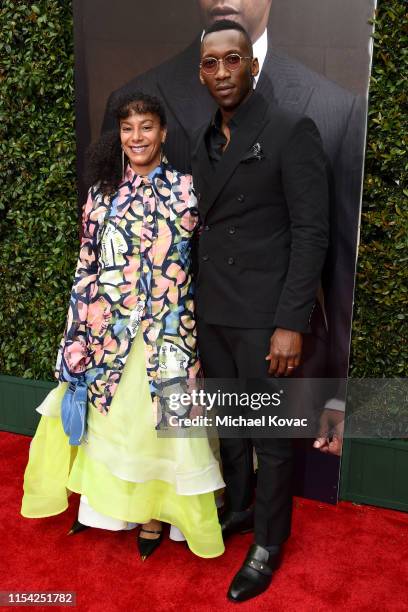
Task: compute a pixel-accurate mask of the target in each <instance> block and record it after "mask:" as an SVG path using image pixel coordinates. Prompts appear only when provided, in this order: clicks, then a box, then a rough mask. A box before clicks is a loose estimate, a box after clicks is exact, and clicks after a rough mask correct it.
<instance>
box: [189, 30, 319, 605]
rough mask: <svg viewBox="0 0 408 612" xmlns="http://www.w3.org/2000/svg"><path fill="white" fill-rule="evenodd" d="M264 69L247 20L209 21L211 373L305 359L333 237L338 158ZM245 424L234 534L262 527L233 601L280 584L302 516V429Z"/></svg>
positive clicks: (204, 257)
mask: <svg viewBox="0 0 408 612" xmlns="http://www.w3.org/2000/svg"><path fill="white" fill-rule="evenodd" d="M258 73H259V62H258V60H257V59H254V56H253V48H252V43H251V39H250V38H249V36H248V34H247V33H246V31H245V30H244V29H243V28H242V26H241V25H239V24H237V23H236V22H233V21H228V20H220V21H217V22H216V23H215V24H214V25H212V26H211V27H209V28H208V29H207V30H206V32H205V34H204V37H203V41H202V48H201V63H200V80H201V83H202V84H203V85H205V86H206V88H207V90H208V92H209V94H210V95H211V97H212V98H213V99H214V101H215V103H216V104H217V106H218V110H217V112H216V114H215V116H214V118H213V120H212V121H211V123H210V124H207V125H206V126H204V127H203V128H202V129H200V130H198V132H197V134H196V135H195V137H194V138H193V148H192V158H191V161H192V169H193V178H194V184H195V188H196V193H197V199H198V207H199V212H200V217H201V221H202V232H201V235H200V238H199V248H198V261H199V271H198V277H197V293H196V308H197V326H198V343H199V347H200V355H201V360H202V364H203V370H204V375H205V376H206V378H210V379H213V378H216V379H219V378H223V379H235V378H240V379H265V378H267V377H268V375H269V376H271V375H272V376H288V375H290V374H292V373H293V372H294V371H295V369H296V368H297V367H298V366H299V364H300V360H301V355H302V334H303V333H306V332H308V331H309V322H310V317H311V313H312V310H313V307H314V304H315V299H316V294H317V291H318V286H319V279H320V274H321V271H322V268H323V263H324V260H325V255H326V249H327V244H328V238H329V219H328V217H329V214H328V200H329V189H328V179H327V161H326V157H325V153H324V151H323V147H322V143H321V138H320V135H319V132H318V130H317V128H316V125H315V123H314V122H313V121H312V120H311V119H310V118H308V117H306V116H304V115H299V114H298V113H294V112H292V111H288V110H285V109H282V108H280V107H278V106H277V105H276V104H270V103H269V102H268V101H267V100H266V99H265V97H264V96H263V95H262V94H261V93H259V92H258V91H254V89H253V79H254V78H256V77H257V75H258ZM264 384H265V383H264ZM266 384H267V383H266ZM244 435H246V436H249V435H251V437H242V438H233V439H230V438H223V439H221V458H222V464H223V475H224V480H225V482H226V500H225V506H226V510H225V512H224V513H223V514H222V516H221V528H222V531H223V535H224V538H227V537H228V536H230V535H232V534H234V533H238V532H242V531H247V530H251V529H252V528H254V530H255V538H254V543H253V545H252V546H251V547H250V549H249V551H248V555H247V557H246V559H245V561H244V563H243V565H242V567H241V569H240V570H239V571H238V573H237V574H236V576H235V577H234V579H233V581H232V583H231V585H230V588H229V591H228V597H229V598H230V599H231V600H232V601H245V600H247V599H250V598H251V597H255V596H256V595H259V594H260V593H262V592H263V591H265V590H266V589H267V588H268V586H269V584H270V582H271V580H272V575H273V572H274V570H275V569H276V568H277V567H278V564H279V562H280V557H281V546H282V544H283V542H284V541H285V540H286V539H287V538H288V536H289V533H290V524H291V505H292V491H291V475H292V449H291V440H287V439H282V438H263V437H257V434H256V431H255V432H253V433H252V434H249V432H248V431H246V432H245V433H244ZM253 448H255V451H256V454H257V457H258V478H257V487H256V499H255V503H254V504H252V500H253V495H254V482H253Z"/></svg>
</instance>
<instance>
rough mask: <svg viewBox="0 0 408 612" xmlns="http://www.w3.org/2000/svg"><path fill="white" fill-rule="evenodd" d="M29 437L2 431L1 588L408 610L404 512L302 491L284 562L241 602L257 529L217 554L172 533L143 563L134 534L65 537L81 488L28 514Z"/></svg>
mask: <svg viewBox="0 0 408 612" xmlns="http://www.w3.org/2000/svg"><path fill="white" fill-rule="evenodd" d="M29 442H30V439H29V438H27V437H25V436H19V435H15V434H8V433H0V445H1V480H2V485H3V493H2V499H1V510H0V513H1V520H0V524H1V540H0V541H1V548H2V554H1V561H2V567H1V569H0V591H8V590H14V591H59V590H61V591H76V593H77V609H78V610H80V611H81V612H82V611H92V612H101V611H102V612H113V611H115V612H116V611H118V612H125V611H126V612H127V611H132V612H133V611H137V612H139V611H140V612H145V611H146V612H155V611H162V610H163V611H166V612H172V611H177V612H183V611H184V610H193V611H194V610H197V611H203V612H204V611H208V612H210V611H211V612H212V611H215V610H240V611H242V612H247V611H248V610H252V609H255V610H259V611H264V610H265V611H266V610H267V611H268V612H269V611H271V612H275V611H276V612H293V611H301V612H303V611H306V612H309V611H310V612H312V611H313V612H316V611H323V610H324V611H326V612H327V611H331V610H356V611H358V612H360V611H365V610H367V611H370V612H373V611H378V612H380V611H381V612H384V611H385V610H386V611H391V612H394V611H395V612H397V611H402V610H406V611H408V515H406V514H404V513H400V512H395V511H391V510H380V509H377V508H372V507H368V506H355V505H352V504H349V503H345V502H343V503H341V504H339V505H338V506H329V505H326V504H320V503H316V502H311V501H308V500H303V499H297V500H296V502H295V510H294V521H293V536H292V537H291V539H290V541H289V542H288V544H287V547H286V556H285V561H284V565H283V566H282V568H281V569H280V570H279V571H278V572H277V573H276V576H275V578H274V582H273V584H272V585H271V587H270V589H269V591H268V592H267V593H266V594H264V595H262V596H261V597H258V598H256V599H254V600H252V601H251V602H249V603H245V604H239V605H237V604H232V603H229V602H228V601H227V600H226V598H225V592H226V590H227V587H228V584H229V581H230V579H231V577H232V576H233V574H234V572H235V571H236V570H237V569H238V568H239V566H240V563H241V560H242V559H243V557H244V554H245V552H246V549H247V547H248V546H249V544H250V542H251V535H248V536H235V537H234V538H232V539H231V540H230V541H229V542H228V547H227V551H226V553H225V554H224V555H223V556H222V557H220V558H218V559H210V560H205V559H199V558H197V557H194V556H193V555H192V554H191V553H190V552H189V551H188V550H187V548H185V546H184V545H183V544H177V543H174V542H170V541H168V540H166V541H165V542H164V544H163V545H162V546H161V547H160V549H159V550H158V551H156V552H155V554H154V556H153V557H151V558H150V559H148V561H146V563H144V564H143V563H142V562H141V561H140V560H139V558H138V555H137V552H136V545H135V541H134V538H135V533H134V532H116V533H112V532H106V531H103V532H102V531H99V530H88V531H86V532H84V533H81V534H78V535H76V536H71V537H67V536H66V535H65V533H66V532H67V531H68V529H69V528H70V526H71V524H72V522H73V520H74V517H75V514H76V506H77V502H78V496H72V502H71V506H70V509H69V510H68V511H67V512H66V513H65V514H63V515H60V516H56V517H52V518H47V519H38V520H32V519H31V520H29V519H23V518H22V517H21V516H20V513H19V511H20V501H21V494H22V476H23V471H24V468H25V464H26V460H27V454H28V446H29ZM74 497H75V498H74ZM35 609H36V610H39V609H41V610H50V608H49V607H41V606H36V607H35ZM51 609H56V608H55V607H54V608H51ZM58 609H61V610H62V609H65V610H67V609H69V608H62V607H58Z"/></svg>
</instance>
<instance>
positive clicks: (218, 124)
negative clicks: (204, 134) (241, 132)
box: [211, 93, 259, 131]
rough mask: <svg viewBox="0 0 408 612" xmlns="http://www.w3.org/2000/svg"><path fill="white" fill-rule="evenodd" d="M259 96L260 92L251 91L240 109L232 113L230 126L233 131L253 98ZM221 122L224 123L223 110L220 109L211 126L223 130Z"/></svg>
mask: <svg viewBox="0 0 408 612" xmlns="http://www.w3.org/2000/svg"><path fill="white" fill-rule="evenodd" d="M255 95H256V96H258V95H259V94H254V93H251V94H250V96H248V98H247V99H246V100H245V102H243V103H242V104H241V105H240V106H239V108H238V110H237V111H236V112H235V113H234V114H233V115H232V117H231V119H230V120H229V122H228V127H229V128H230V129H231V131H233V130H234V129H235V128H236V127H238V126H239V124H240V121H241V116H242V115H246V113H247V107H248V106H249V104H250V103H251V101H252V98H254V96H255ZM221 123H222V116H221V111H220V109H218V110H217V111H216V113H215V115H214V117H213V119H212V122H211V127H212V128H213V129H214V128H215V129H216V130H218V131H221Z"/></svg>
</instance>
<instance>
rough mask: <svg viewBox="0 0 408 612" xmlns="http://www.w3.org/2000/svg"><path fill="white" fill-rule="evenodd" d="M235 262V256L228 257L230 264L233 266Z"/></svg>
mask: <svg viewBox="0 0 408 612" xmlns="http://www.w3.org/2000/svg"><path fill="white" fill-rule="evenodd" d="M234 263H235V260H234V258H233V257H228V264H229V265H230V266H233V265H234Z"/></svg>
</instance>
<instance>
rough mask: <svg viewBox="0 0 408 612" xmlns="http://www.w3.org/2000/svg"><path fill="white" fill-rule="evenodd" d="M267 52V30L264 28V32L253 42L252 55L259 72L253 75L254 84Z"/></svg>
mask: <svg viewBox="0 0 408 612" xmlns="http://www.w3.org/2000/svg"><path fill="white" fill-rule="evenodd" d="M267 53H268V30H267V29H266V28H265V31H264V33H263V34H262V35H261V36H260V37H259V38H258V40H257V41H256V42H254V57H256V58H257V59H258V62H259V74H258V76H256V77H255V86H256V85H257V84H258V80H259V77H260V76H261V71H262V68H263V65H264V63H265V59H266V54H267Z"/></svg>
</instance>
